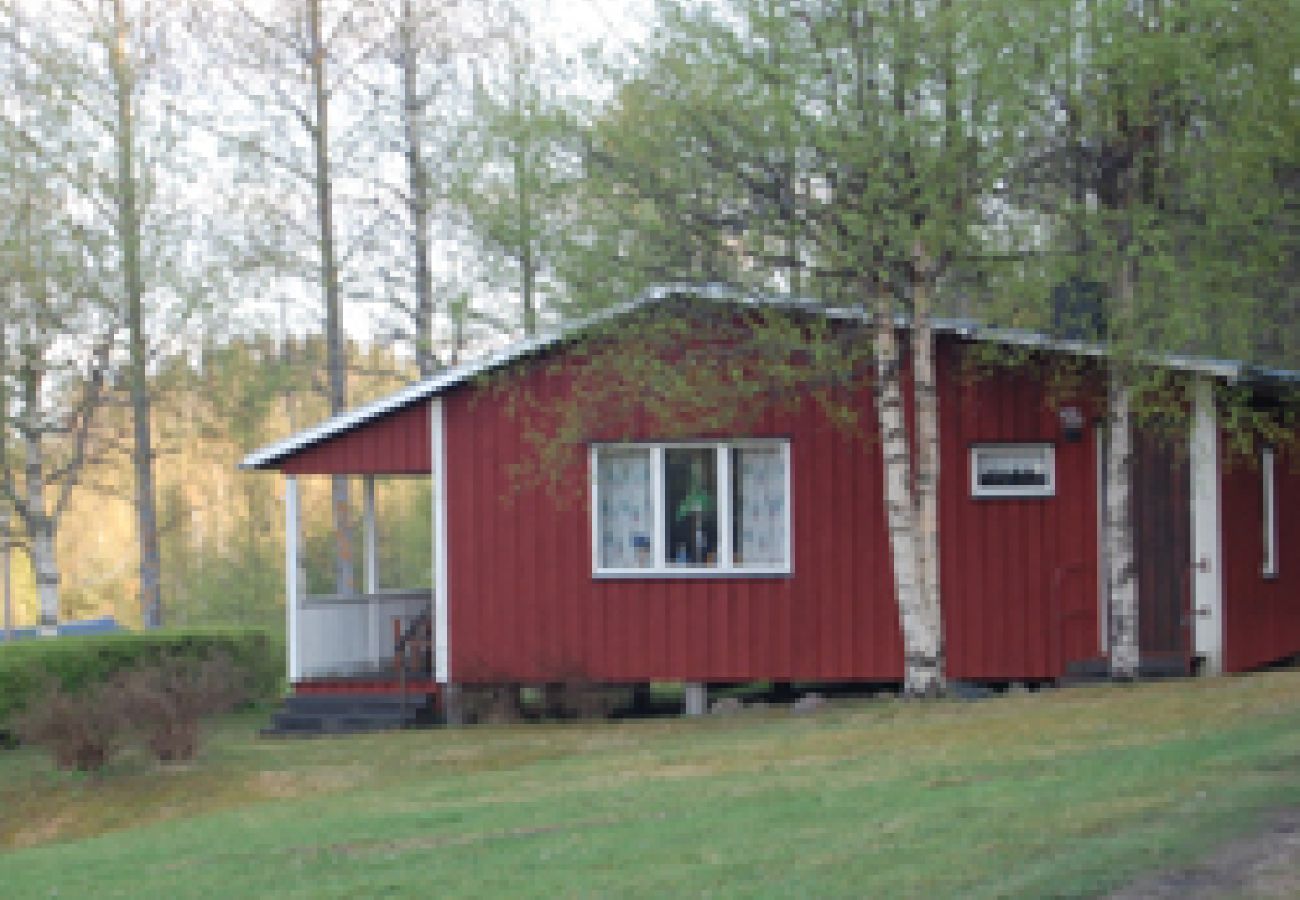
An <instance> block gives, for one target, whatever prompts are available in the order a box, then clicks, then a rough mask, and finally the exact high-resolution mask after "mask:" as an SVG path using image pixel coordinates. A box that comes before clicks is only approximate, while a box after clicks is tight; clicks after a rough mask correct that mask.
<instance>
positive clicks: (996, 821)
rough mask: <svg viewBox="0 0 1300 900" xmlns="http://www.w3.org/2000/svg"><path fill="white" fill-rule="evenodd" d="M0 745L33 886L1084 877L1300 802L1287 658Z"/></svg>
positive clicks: (491, 891) (132, 888) (613, 885)
mask: <svg viewBox="0 0 1300 900" xmlns="http://www.w3.org/2000/svg"><path fill="white" fill-rule="evenodd" d="M264 720H265V718H264V716H252V715H242V716H236V717H232V718H229V719H226V720H224V721H223V722H222V723H220V725H219V726H218V727H217V728H216V729H215V730H214V731H213V733H212V734H211V737H210V740H209V741H208V743H207V744H206V746H205V748H204V752H203V755H202V758H201V759H199V760H198V761H197V762H195V763H193V764H191V765H187V766H183V767H158V766H156V765H153V764H151V763H148V762H147V761H145V760H143V759H140V758H125V759H123V760H122V761H121V762H119V763H118V764H116V766H115V768H114V769H113V770H112V771H111V772H109V773H108V774H107V775H106V776H104V777H102V778H98V779H95V778H87V777H84V776H79V775H74V774H68V773H58V772H54V771H52V768H51V766H50V765H49V763H48V762H47V761H46V760H45V759H44V758H42V757H40V756H38V755H36V754H35V753H34V752H32V751H29V750H20V751H13V752H7V753H4V752H0V846H2V847H3V848H4V849H3V852H0V892H2V893H3V894H4V895H5V896H8V897H26V896H40V897H48V896H53V895H56V894H57V896H61V897H80V896H92V895H93V896H96V897H101V896H124V897H141V896H166V897H190V896H194V897H198V896H267V895H275V896H301V897H322V896H324V897H358V896H382V895H397V896H404V895H412V896H437V897H445V896H455V895H466V896H493V895H495V896H521V895H522V896H527V895H554V894H562V895H599V896H606V895H617V896H626V895H632V896H674V895H692V896H697V895H703V894H709V895H724V896H730V895H742V896H791V895H794V896H874V897H880V896H931V897H933V896H939V897H946V896H958V895H960V896H963V897H1004V896H1028V897H1042V896H1062V895H1064V896H1075V895H1081V894H1082V895H1087V894H1091V893H1095V892H1097V891H1100V890H1104V889H1106V888H1108V887H1111V886H1115V885H1118V884H1121V883H1123V882H1125V881H1126V880H1128V879H1129V878H1130V877H1132V876H1133V875H1134V874H1135V873H1138V872H1141V871H1144V870H1147V869H1151V868H1153V867H1157V866H1163V865H1169V864H1171V863H1177V862H1180V861H1186V860H1188V859H1190V858H1193V857H1194V855H1195V854H1197V853H1198V852H1201V851H1203V850H1204V849H1205V848H1207V847H1209V846H1211V845H1212V844H1213V843H1214V842H1216V841H1219V840H1222V839H1223V838H1225V837H1226V836H1228V835H1230V834H1233V833H1236V832H1240V831H1242V830H1246V829H1249V828H1250V827H1251V826H1252V825H1253V824H1254V823H1255V822H1256V821H1258V818H1259V816H1260V814H1261V813H1262V811H1264V810H1265V809H1269V808H1273V807H1277V806H1282V805H1293V804H1297V803H1300V672H1276V673H1269V674H1263V675H1257V676H1252V677H1244V678H1223V679H1210V680H1204V681H1189V682H1181V683H1170V684H1153V685H1143V686H1138V687H1101V688H1089V689H1075V690H1070V691H1057V692H1045V693H1042V694H1024V695H1018V696H1011V697H1007V698H1004V699H996V700H989V701H984V702H979V703H962V702H958V701H951V702H949V701H944V702H936V703H918V704H911V703H900V702H897V701H874V702H867V701H863V702H855V703H848V704H845V705H837V706H832V707H831V708H829V709H827V710H824V711H822V712H819V713H816V714H813V715H809V716H804V717H798V716H792V715H791V714H790V713H788V712H787V711H784V710H779V711H778V710H771V711H766V712H747V713H745V714H742V715H737V716H733V717H726V718H723V717H712V718H707V719H703V720H696V721H684V720H673V721H663V720H660V721H647V722H634V723H618V724H590V725H519V726H509V727H476V728H472V729H461V730H447V729H443V730H435V731H425V732H407V733H400V734H389V735H380V736H364V737H346V738H331V739H323V740H305V741H285V740H278V741H277V740H265V739H259V738H257V737H256V736H255V731H256V729H257V727H259V726H260V725H261V724H263V722H264Z"/></svg>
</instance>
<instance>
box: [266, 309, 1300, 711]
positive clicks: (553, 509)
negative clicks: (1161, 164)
mask: <svg viewBox="0 0 1300 900" xmlns="http://www.w3.org/2000/svg"><path fill="white" fill-rule="evenodd" d="M672 296H675V292H673V291H670V290H666V289H665V290H662V291H658V292H652V293H651V294H649V295H647V296H646V297H644V298H642V299H640V300H638V301H636V302H635V303H632V304H627V305H626V306H624V307H623V308H621V309H620V310H618V311H616V312H615V313H613V314H612V315H622V314H627V313H629V312H630V311H631V310H632V309H633V308H637V309H642V310H644V309H646V308H650V307H653V306H654V304H656V303H659V302H661V301H664V300H666V299H668V298H670V297H672ZM724 299H725V298H720V297H718V296H713V297H712V299H711V300H708V301H706V300H703V299H700V301H699V302H722V301H723V300H724ZM732 299H734V298H732ZM937 324H938V327H937V358H938V367H939V368H938V377H939V409H940V435H941V471H942V473H943V474H942V479H941V509H940V542H941V578H942V585H943V603H944V623H945V647H946V654H947V672H948V675H949V677H951V678H954V679H962V680H968V681H979V682H1008V681H1043V680H1050V679H1057V678H1060V677H1062V676H1064V675H1066V674H1068V673H1070V672H1072V671H1086V670H1088V668H1089V667H1090V666H1091V667H1093V668H1096V667H1098V666H1102V667H1104V661H1105V659H1106V655H1107V608H1108V598H1107V591H1106V589H1105V585H1104V581H1105V579H1104V576H1103V574H1102V573H1103V572H1104V568H1103V562H1104V561H1103V560H1102V553H1101V542H1100V541H1099V533H1100V529H1101V503H1100V502H1099V497H1100V491H1101V478H1102V473H1103V472H1104V466H1103V464H1102V463H1103V460H1102V453H1103V452H1104V446H1105V443H1104V441H1102V440H1101V439H1100V434H1101V430H1102V423H1103V418H1104V416H1103V415H1102V412H1103V411H1102V410H1101V409H1099V408H1098V407H1097V404H1096V402H1095V401H1094V400H1093V399H1091V398H1090V397H1089V396H1086V395H1080V396H1078V397H1072V396H1069V395H1061V394H1060V393H1059V392H1058V391H1055V390H1053V389H1051V388H1049V387H1047V386H1046V384H1045V379H1044V378H1043V367H1045V366H1050V365H1051V364H1052V362H1053V360H1054V359H1056V358H1058V357H1061V358H1064V357H1070V358H1073V359H1075V360H1084V361H1085V368H1086V366H1087V365H1090V364H1091V365H1095V358H1096V356H1097V354H1096V353H1095V351H1092V350H1090V349H1089V348H1087V347H1083V346H1081V345H1073V344H1054V343H1052V342H1050V341H1048V340H1046V339H1043V338H1041V337H1036V336H1031V335H1024V334H1012V333H1005V332H993V331H985V330H980V329H978V328H973V327H971V326H969V324H960V323H937ZM580 339H581V335H580V334H577V335H575V333H574V332H569V333H566V334H565V335H560V336H556V337H553V338H546V339H540V340H534V341H531V342H529V343H526V344H523V345H520V346H518V347H516V348H513V349H511V350H509V351H507V352H504V353H502V354H499V355H498V356H496V357H493V358H492V359H490V360H488V361H486V362H483V363H480V364H474V365H467V366H462V367H460V368H456V369H452V370H449V371H447V372H445V373H443V374H441V375H439V376H437V377H435V378H432V379H430V380H428V381H424V382H421V383H418V384H415V385H412V386H411V387H409V388H407V389H406V390H403V391H401V392H399V393H397V394H394V395H392V396H390V397H387V398H385V399H383V400H380V401H378V402H376V403H373V404H370V405H369V406H366V407H364V408H362V409H359V410H357V411H356V412H353V413H349V414H347V415H343V416H339V417H336V418H334V419H331V420H329V421H327V422H324V423H322V424H321V425H319V426H317V427H315V428H312V429H309V430H307V431H304V432H302V433H300V434H297V435H294V436H292V437H290V438H288V439H286V440H284V441H282V442H280V443H277V444H275V445H272V446H270V447H267V448H265V449H263V450H260V451H258V452H256V453H253V454H251V455H249V456H248V457H247V459H245V460H244V462H243V466H244V467H245V468H248V469H271V470H276V471H279V472H281V473H282V474H283V475H284V476H285V478H286V497H287V503H286V507H287V516H288V534H289V535H296V534H297V531H298V523H297V515H298V512H297V510H298V504H297V500H296V496H297V488H296V482H297V479H298V478H301V477H304V476H325V475H340V474H341V475H348V476H355V477H359V478H362V479H365V482H366V484H367V485H368V486H372V485H373V479H374V478H375V477H379V476H394V475H402V476H416V477H430V478H432V480H433V497H434V504H433V510H434V511H433V516H434V527H433V533H434V548H433V554H432V556H433V561H434V562H433V568H434V571H433V584H434V588H433V590H432V592H426V593H420V592H411V593H399V594H393V593H381V592H377V591H376V590H375V586H376V582H375V579H374V578H373V559H374V541H373V534H374V529H373V503H371V502H368V503H367V516H366V520H367V523H368V527H367V529H366V533H367V535H368V540H367V541H366V542H365V543H366V545H367V551H368V553H367V559H368V560H369V564H368V566H367V571H368V573H370V575H371V577H369V578H368V590H367V592H366V594H365V595H363V596H359V597H355V598H329V599H328V600H326V601H324V602H318V601H317V600H316V599H313V598H308V597H305V596H304V593H303V590H302V584H301V576H300V575H298V574H297V573H298V571H299V563H298V551H297V549H296V544H297V542H296V540H290V541H288V542H287V543H288V551H287V555H288V559H287V570H288V573H289V574H288V578H287V581H288V590H287V597H288V602H287V608H288V628H289V647H290V664H289V665H290V673H289V675H290V679H291V681H292V683H293V684H294V686H295V688H296V689H297V690H298V691H299V692H308V691H311V690H313V689H315V690H342V689H345V688H346V687H347V686H348V685H354V686H355V685H356V684H357V682H356V680H355V679H356V678H357V677H358V676H359V674H360V673H368V674H367V675H366V678H368V679H369V680H368V681H363V682H362V684H363V685H364V688H365V689H375V688H378V687H381V686H382V685H383V684H391V682H392V676H391V675H384V674H383V673H384V672H385V671H391V669H389V670H386V669H385V666H386V665H387V662H386V661H387V660H390V659H391V658H392V656H393V653H394V648H393V635H394V631H393V628H394V625H393V622H394V621H395V620H400V621H401V623H402V624H401V625H399V626H398V627H399V628H401V629H408V628H409V623H410V622H412V621H414V620H416V619H418V617H419V616H420V615H421V614H422V613H424V614H426V615H427V621H428V623H429V628H428V631H429V636H430V638H431V640H430V641H429V644H428V647H429V653H430V658H429V662H428V676H427V677H428V679H429V684H427V685H424V686H425V687H427V688H428V689H430V690H436V689H440V688H443V687H445V686H447V685H457V684H465V685H469V684H476V683H501V682H514V683H546V682H554V681H559V680H564V679H569V678H575V677H580V678H583V679H587V680H590V681H593V682H618V683H642V682H649V681H680V682H687V683H690V684H699V685H703V684H710V683H712V684H717V683H728V682H746V681H754V680H770V681H778V682H852V681H860V682H898V681H900V680H901V678H902V672H903V662H902V650H901V641H900V634H899V625H898V617H897V613H896V609H895V604H894V597H893V587H892V585H893V582H892V577H891V568H890V566H891V563H890V556H889V552H888V545H887V536H886V532H885V515H884V512H883V506H882V491H883V488H882V482H883V479H882V470H881V460H880V451H879V445H878V441H877V440H876V439H875V436H874V433H873V432H874V428H875V426H874V421H875V419H874V416H873V415H872V414H871V407H870V404H871V402H872V400H871V393H870V385H869V384H864V385H863V386H862V387H861V389H860V391H859V392H858V394H857V395H856V397H855V398H853V402H854V403H856V404H858V405H860V407H861V409H862V411H863V415H862V416H861V417H860V423H861V424H860V426H859V427H858V428H857V429H856V430H846V429H844V428H842V427H839V426H837V425H835V424H834V423H832V422H831V421H830V420H829V418H828V416H827V414H826V413H825V412H823V411H822V410H821V408H820V407H819V406H818V405H816V404H812V403H807V404H803V405H801V406H800V407H799V408H798V409H797V410H794V411H790V410H785V411H781V410H777V409H772V410H759V411H757V413H756V415H755V416H754V417H753V422H752V425H750V426H747V427H746V429H745V430H744V432H743V433H738V434H718V433H703V434H700V435H697V436H694V437H693V438H690V439H685V440H683V439H681V438H680V437H675V438H673V439H671V440H668V439H665V438H664V435H663V434H661V433H655V432H654V431H653V430H650V428H649V426H643V427H644V428H645V429H646V430H643V431H641V432H640V433H634V434H627V433H619V434H609V435H599V436H597V439H593V440H592V441H591V442H590V443H589V444H588V445H587V446H586V447H582V448H575V449H574V450H573V451H572V454H571V455H570V456H569V458H568V459H567V462H566V463H564V465H566V466H568V468H569V471H568V473H567V474H565V475H564V477H563V478H562V479H561V480H562V481H564V482H565V483H567V484H569V485H570V486H571V487H572V488H573V490H572V491H570V492H568V493H569V495H568V496H567V497H566V496H562V495H561V496H557V495H556V493H555V492H554V491H553V490H551V489H549V488H548V487H545V486H527V485H521V484H520V483H519V480H518V479H517V478H516V477H515V476H514V475H512V472H513V471H514V468H515V467H516V466H517V464H519V463H520V462H521V461H523V460H524V459H525V458H526V456H527V454H530V453H534V452H535V450H534V449H533V448H532V447H531V446H530V444H529V442H528V439H527V430H528V427H529V426H528V424H527V423H526V422H525V421H524V420H522V419H521V418H520V417H518V416H517V415H514V414H512V411H511V404H510V403H508V402H506V400H505V399H504V398H506V397H507V396H508V395H509V393H510V391H511V390H514V389H524V390H527V391H529V392H531V393H532V394H533V395H535V396H543V397H553V399H554V400H555V402H557V403H559V402H565V401H566V399H568V398H566V397H565V396H564V387H563V385H564V384H565V381H564V379H563V378H559V379H557V378H555V377H554V375H553V373H554V371H555V368H556V367H555V365H549V366H547V367H542V366H539V365H538V364H537V361H538V360H545V361H547V362H548V363H550V364H558V366H559V369H560V371H561V372H562V371H563V369H564V366H565V365H566V364H567V363H566V361H567V360H569V359H570V354H572V352H573V351H572V348H573V347H574V346H575V345H574V343H573V342H574V341H576V340H580ZM990 342H992V343H1014V344H1019V345H1021V346H1023V347H1027V348H1029V349H1030V350H1031V351H1032V352H1031V353H1030V354H1028V355H1027V356H1026V357H1025V358H1026V360H1027V361H1026V362H1025V363H1024V364H1023V365H1021V366H1019V367H1003V368H996V369H993V370H990V371H987V372H985V373H984V374H983V375H982V376H981V377H972V375H971V374H970V368H969V366H967V365H966V364H965V362H966V361H967V360H968V358H969V357H970V356H971V355H972V353H973V352H974V350H975V349H976V348H978V347H979V346H980V345H983V344H987V343H990ZM1089 359H1091V360H1092V361H1093V362H1092V363H1088V362H1087V361H1088V360H1089ZM1162 364H1164V365H1167V366H1169V367H1171V368H1174V369H1176V370H1178V371H1179V372H1180V373H1181V375H1180V377H1182V378H1184V379H1185V381H1186V383H1187V384H1188V386H1189V394H1190V396H1192V397H1194V398H1195V399H1194V410H1192V412H1193V415H1192V416H1191V424H1190V427H1188V428H1186V429H1185V431H1184V432H1183V433H1179V434H1176V435H1174V437H1173V438H1172V439H1169V438H1166V439H1163V440H1157V439H1155V438H1154V437H1148V438H1144V439H1140V440H1139V448H1138V449H1139V452H1138V454H1137V464H1136V465H1137V471H1136V472H1135V516H1136V530H1137V552H1138V563H1139V592H1140V601H1139V602H1140V621H1141V627H1140V643H1141V650H1142V656H1143V662H1144V667H1145V668H1146V669H1147V670H1149V671H1152V672H1156V671H1158V672H1190V671H1202V672H1207V673H1214V672H1220V671H1239V670H1243V669H1249V668H1252V667H1258V666H1262V665H1265V664H1268V663H1270V662H1273V661H1276V660H1279V659H1282V658H1285V657H1288V656H1290V655H1292V654H1296V653H1298V652H1300V461H1297V460H1296V459H1295V458H1294V456H1287V455H1286V454H1285V453H1283V452H1282V451H1278V452H1273V451H1271V450H1267V449H1264V448H1256V449H1253V450H1249V451H1248V452H1246V453H1245V454H1244V455H1243V454H1240V453H1238V452H1236V451H1235V450H1232V449H1231V448H1230V446H1229V442H1228V440H1227V437H1226V435H1225V434H1224V432H1223V429H1222V428H1221V427H1220V425H1219V422H1218V417H1217V415H1216V408H1215V402H1216V401H1215V390H1214V389H1215V386H1216V384H1220V383H1224V382H1242V381H1244V380H1245V379H1246V378H1247V376H1248V375H1249V374H1250V372H1249V370H1247V368H1246V367H1244V366H1242V365H1240V364H1235V363H1223V362H1205V361H1195V360H1168V361H1165V362H1164V363H1162ZM547 371H550V372H551V373H552V374H550V375H548V374H547ZM487 372H495V373H496V377H495V378H494V379H493V381H492V383H491V384H487V383H485V381H484V380H483V378H481V377H480V376H482V375H483V374H484V373H487ZM1265 381H1267V382H1270V383H1277V384H1281V383H1292V384H1294V383H1300V374H1297V373H1286V372H1274V373H1270V374H1269V375H1268V377H1267V378H1266V379H1265ZM548 392H549V393H548ZM563 493H564V492H561V494H563ZM366 496H367V497H368V498H371V497H373V490H372V488H371V487H368V488H367V491H366ZM415 646H419V647H423V646H424V645H420V644H416V645H415ZM344 676H347V677H344ZM348 678H352V679H353V680H351V681H349V680H348ZM381 682H382V684H381Z"/></svg>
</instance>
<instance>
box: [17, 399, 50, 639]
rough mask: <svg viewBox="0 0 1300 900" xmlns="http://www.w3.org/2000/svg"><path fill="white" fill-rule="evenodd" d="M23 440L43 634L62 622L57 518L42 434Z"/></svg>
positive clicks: (30, 539) (30, 543) (30, 545)
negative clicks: (48, 493)
mask: <svg viewBox="0 0 1300 900" xmlns="http://www.w3.org/2000/svg"><path fill="white" fill-rule="evenodd" d="M33 383H34V382H33ZM31 393H35V392H34V391H32V392H31ZM29 416H30V417H31V418H35V413H34V412H33V413H29ZM23 443H24V445H25V447H24V450H25V462H26V467H25V469H26V470H25V472H24V481H25V485H24V486H25V487H26V490H27V498H26V507H27V508H26V515H25V516H24V519H25V525H26V529H27V545H28V549H29V550H30V552H31V560H32V569H33V571H34V574H35V576H36V596H37V598H38V600H39V601H40V610H41V619H40V628H41V631H42V633H47V632H50V631H51V630H52V629H54V628H56V627H57V626H58V624H59V568H58V557H57V556H56V555H55V549H54V535H55V530H56V529H55V521H54V518H53V517H52V516H50V515H49V514H48V513H47V512H46V508H45V458H44V448H42V447H41V435H40V434H39V432H37V431H36V430H35V428H34V426H33V428H32V431H31V433H30V434H29V435H28V436H26V437H25V438H24V440H23Z"/></svg>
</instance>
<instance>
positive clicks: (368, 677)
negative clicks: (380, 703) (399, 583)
mask: <svg viewBox="0 0 1300 900" xmlns="http://www.w3.org/2000/svg"><path fill="white" fill-rule="evenodd" d="M360 481H361V485H362V516H361V529H360V532H361V533H360V548H361V562H362V567H361V576H362V577H361V581H362V590H361V591H360V592H357V593H351V594H326V593H319V592H318V593H312V592H310V591H309V590H308V588H307V586H308V577H307V570H306V569H307V567H306V565H305V554H304V547H303V527H302V526H303V523H302V506H303V503H302V494H301V487H300V484H299V479H298V478H297V477H295V476H290V477H287V478H285V479H284V499H285V504H284V506H285V617H286V621H285V634H286V643H287V650H288V654H287V656H288V659H287V662H288V672H287V675H288V681H289V684H290V686H291V689H292V692H293V694H295V695H307V694H310V695H316V696H319V695H323V694H338V695H347V696H356V695H360V694H396V693H401V694H408V693H410V694H420V693H426V694H431V693H432V692H434V691H435V690H436V680H435V678H434V673H435V671H436V666H435V656H434V645H435V642H434V639H433V637H434V618H435V609H434V591H433V589H432V588H431V587H414V588H413V587H385V586H382V585H381V581H380V552H379V551H380V534H379V532H380V529H379V524H380V523H379V514H378V503H377V499H376V495H377V491H376V479H375V477H374V476H372V475H367V476H365V477H363V478H361V479H360ZM408 568H409V567H408ZM418 569H419V571H418V572H416V573H415V580H425V579H424V578H423V577H422V573H423V572H424V571H425V570H426V569H427V570H428V576H427V581H426V583H429V584H432V582H433V572H432V566H431V565H430V561H429V559H428V558H423V559H421V560H420V561H419V563H418ZM390 574H391V573H390ZM407 575H408V576H410V575H411V573H410V572H407ZM317 583H318V585H319V579H318V582H317Z"/></svg>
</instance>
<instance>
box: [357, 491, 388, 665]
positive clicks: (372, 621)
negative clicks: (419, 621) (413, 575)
mask: <svg viewBox="0 0 1300 900" xmlns="http://www.w3.org/2000/svg"><path fill="white" fill-rule="evenodd" d="M361 485H362V487H361V495H362V512H361V517H362V523H361V529H362V541H363V543H364V544H365V547H364V549H363V551H362V552H363V555H364V557H365V560H364V561H365V594H366V596H367V598H368V601H367V603H366V629H367V636H368V641H367V646H368V647H369V649H370V658H371V661H372V662H375V663H377V662H378V661H379V659H380V655H381V650H380V642H381V641H382V639H383V635H382V634H380V625H381V623H380V621H379V604H378V602H377V601H376V600H375V594H377V593H379V528H378V523H377V521H376V517H375V476H373V475H367V476H366V477H365V478H364V479H362V482H361Z"/></svg>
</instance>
